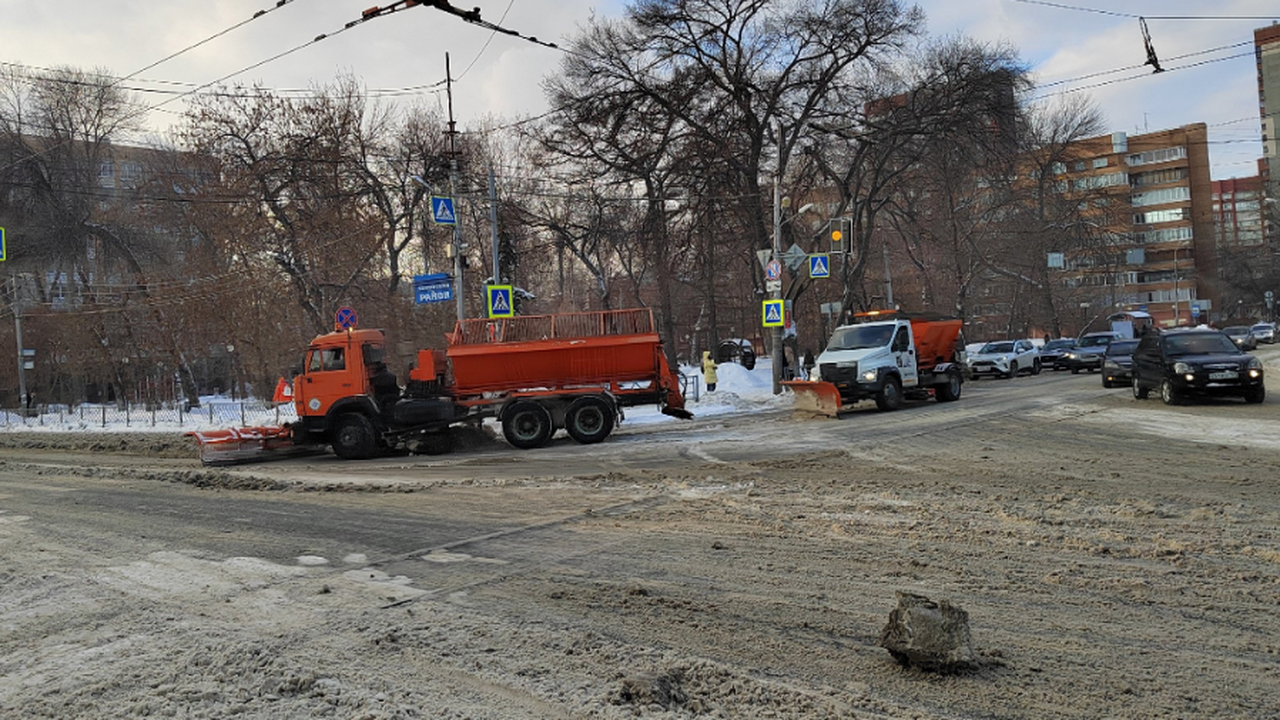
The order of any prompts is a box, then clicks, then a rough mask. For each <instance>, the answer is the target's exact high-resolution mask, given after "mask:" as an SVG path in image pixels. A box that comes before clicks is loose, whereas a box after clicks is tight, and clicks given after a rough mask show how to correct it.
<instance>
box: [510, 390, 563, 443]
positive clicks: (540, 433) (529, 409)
mask: <svg viewBox="0 0 1280 720" xmlns="http://www.w3.org/2000/svg"><path fill="white" fill-rule="evenodd" d="M554 430H555V428H554V426H553V425H552V424H551V413H549V412H547V409H546V408H544V407H542V406H541V405H539V404H538V403H536V402H531V401H528V400H524V401H521V402H517V403H515V404H514V405H512V406H511V407H509V408H507V411H506V412H505V413H503V414H502V434H503V435H504V436H505V437H506V438H507V442H509V443H511V444H512V445H513V446H515V447H518V448H520V449H521V450H531V449H533V448H536V447H542V446H543V445H546V444H547V443H548V442H549V441H550V440H551V433H552V432H554Z"/></svg>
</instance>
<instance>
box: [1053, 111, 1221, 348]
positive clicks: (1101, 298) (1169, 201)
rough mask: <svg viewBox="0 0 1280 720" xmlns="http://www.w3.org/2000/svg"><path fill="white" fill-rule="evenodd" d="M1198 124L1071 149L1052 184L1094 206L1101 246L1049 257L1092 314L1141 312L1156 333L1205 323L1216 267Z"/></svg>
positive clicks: (1203, 132)
mask: <svg viewBox="0 0 1280 720" xmlns="http://www.w3.org/2000/svg"><path fill="white" fill-rule="evenodd" d="M1207 139H1208V130H1207V128H1206V126H1205V125H1204V124H1203V123H1197V124H1193V125H1186V126H1183V127H1178V128H1172V129H1169V130H1161V131H1157V132H1151V133H1143V134H1140V135H1132V136H1130V135H1127V134H1126V133H1123V132H1117V133H1112V134H1110V135H1103V136H1099V137H1095V138H1089V139H1086V140H1082V141H1080V142H1078V143H1076V144H1075V145H1074V146H1073V147H1072V149H1071V153H1070V158H1071V159H1070V160H1069V161H1067V162H1064V163H1061V164H1059V165H1058V166H1056V167H1055V168H1054V171H1055V173H1056V174H1057V175H1059V176H1060V178H1059V180H1058V187H1059V188H1060V189H1061V190H1062V191H1063V192H1064V193H1067V194H1068V195H1069V196H1070V195H1079V196H1081V197H1085V196H1091V197H1092V198H1093V200H1092V201H1093V202H1094V203H1096V204H1097V205H1098V206H1100V207H1103V208H1104V209H1105V212H1099V217H1100V218H1105V220H1104V222H1106V223H1107V230H1108V238H1109V242H1108V246H1107V247H1106V248H1105V250H1104V251H1102V252H1099V251H1098V250H1097V249H1096V248H1093V249H1090V251H1088V252H1073V253H1064V255H1063V256H1062V257H1059V258H1057V259H1056V262H1055V258H1052V257H1051V258H1050V266H1051V267H1055V266H1056V267H1057V268H1058V269H1059V270H1060V272H1059V273H1058V274H1057V280H1058V282H1060V283H1061V284H1062V285H1063V286H1064V287H1066V288H1074V289H1077V290H1079V289H1089V288H1092V289H1093V292H1091V293H1080V292H1076V293H1075V294H1074V296H1075V297H1077V298H1084V299H1083V300H1081V304H1082V305H1083V304H1089V305H1090V306H1091V310H1093V311H1096V312H1097V313H1098V314H1106V313H1107V312H1108V311H1119V310H1140V311H1144V312H1148V313H1150V314H1151V316H1152V317H1153V318H1154V321H1155V323H1156V324H1157V326H1161V327H1170V326H1174V325H1184V324H1188V323H1190V322H1194V321H1200V322H1204V321H1208V320H1211V319H1212V318H1213V313H1214V308H1215V304H1216V303H1215V300H1216V296H1217V286H1218V283H1217V282H1216V278H1217V267H1216V253H1215V235H1214V224H1213V205H1212V200H1211V195H1212V185H1211V182H1210V179H1209V152H1208V147H1207Z"/></svg>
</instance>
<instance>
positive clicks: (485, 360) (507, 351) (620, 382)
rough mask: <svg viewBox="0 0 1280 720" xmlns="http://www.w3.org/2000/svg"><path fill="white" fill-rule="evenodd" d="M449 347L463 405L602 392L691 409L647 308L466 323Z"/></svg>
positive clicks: (454, 387) (455, 388) (456, 388)
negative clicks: (525, 395)
mask: <svg viewBox="0 0 1280 720" xmlns="http://www.w3.org/2000/svg"><path fill="white" fill-rule="evenodd" d="M448 340H449V349H448V351H447V352H448V357H449V361H450V365H451V366H452V370H453V383H452V386H451V387H452V391H453V394H454V396H455V397H457V398H461V399H465V398H467V397H476V396H480V395H482V394H484V393H496V392H517V391H529V392H537V391H557V390H565V389H574V388H590V387H600V388H606V389H609V390H610V391H611V392H613V393H615V394H616V395H618V396H619V397H620V399H626V398H627V397H629V396H639V395H650V396H651V395H654V394H657V395H658V399H659V400H660V401H661V402H662V403H664V404H665V405H667V406H668V407H671V408H676V409H679V408H683V407H684V398H683V397H682V396H681V394H680V383H679V379H678V378H677V377H676V376H675V374H674V373H673V372H672V371H671V368H670V367H669V366H668V364H667V360H666V356H665V355H664V354H663V352H662V343H661V341H660V340H659V338H658V333H657V330H656V329H655V326H654V322H653V312H652V311H651V310H649V309H647V308H646V309H637V310H605V311H601V312H591V313H568V314H562V315H525V316H520V317H513V318H496V319H485V318H479V319H473V320H463V321H460V322H459V323H458V324H457V326H456V327H455V329H454V331H453V333H451V334H450V335H449V336H448Z"/></svg>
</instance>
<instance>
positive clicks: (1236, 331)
mask: <svg viewBox="0 0 1280 720" xmlns="http://www.w3.org/2000/svg"><path fill="white" fill-rule="evenodd" d="M1222 332H1224V333H1226V334H1228V335H1248V334H1249V328H1247V327H1245V326H1243V325H1236V326H1234V327H1229V328H1222Z"/></svg>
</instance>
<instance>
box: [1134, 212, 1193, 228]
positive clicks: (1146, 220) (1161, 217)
mask: <svg viewBox="0 0 1280 720" xmlns="http://www.w3.org/2000/svg"><path fill="white" fill-rule="evenodd" d="M1189 214H1190V213H1189V212H1188V211H1187V209H1186V208H1171V209H1169V210H1151V211H1149V212H1145V213H1135V214H1134V216H1133V224H1134V225H1154V224H1156V223H1166V222H1177V221H1178V220H1185V219H1187V216H1188V215H1189Z"/></svg>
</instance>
